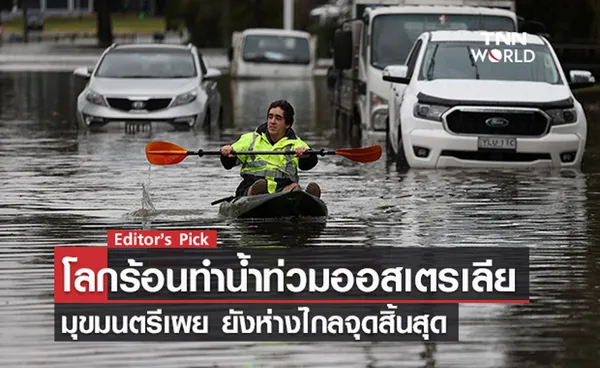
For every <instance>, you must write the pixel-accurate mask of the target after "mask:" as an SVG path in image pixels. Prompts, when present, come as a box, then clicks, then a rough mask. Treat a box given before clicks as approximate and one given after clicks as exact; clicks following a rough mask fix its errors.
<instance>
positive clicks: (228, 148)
mask: <svg viewBox="0 0 600 368" xmlns="http://www.w3.org/2000/svg"><path fill="white" fill-rule="evenodd" d="M232 152H233V146H231V145H229V144H228V145H225V146H223V147H221V154H222V155H223V156H226V157H235V154H234V153H232Z"/></svg>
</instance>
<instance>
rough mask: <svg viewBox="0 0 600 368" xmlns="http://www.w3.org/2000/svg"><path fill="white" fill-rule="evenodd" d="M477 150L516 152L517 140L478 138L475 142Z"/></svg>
mask: <svg viewBox="0 0 600 368" xmlns="http://www.w3.org/2000/svg"><path fill="white" fill-rule="evenodd" d="M477 148H479V149H497V150H509V151H516V150H517V138H506V137H479V139H478V140H477Z"/></svg>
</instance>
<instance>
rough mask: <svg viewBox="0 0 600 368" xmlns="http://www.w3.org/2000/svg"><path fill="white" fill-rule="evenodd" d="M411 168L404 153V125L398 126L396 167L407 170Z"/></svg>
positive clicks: (399, 169)
mask: <svg viewBox="0 0 600 368" xmlns="http://www.w3.org/2000/svg"><path fill="white" fill-rule="evenodd" d="M409 168H410V166H409V165H408V161H407V160H406V154H405V153H404V142H403V141H402V127H400V126H398V153H397V154H396V169H397V170H398V171H406V170H408V169H409Z"/></svg>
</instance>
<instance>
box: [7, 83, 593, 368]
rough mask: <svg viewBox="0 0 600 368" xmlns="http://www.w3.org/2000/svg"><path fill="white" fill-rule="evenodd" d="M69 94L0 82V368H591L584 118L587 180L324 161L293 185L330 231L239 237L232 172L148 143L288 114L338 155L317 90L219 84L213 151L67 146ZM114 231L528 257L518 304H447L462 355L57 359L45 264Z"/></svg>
mask: <svg viewBox="0 0 600 368" xmlns="http://www.w3.org/2000/svg"><path fill="white" fill-rule="evenodd" d="M82 87H83V82H82V81H80V80H76V79H75V78H74V77H73V76H72V74H71V73H56V72H47V73H46V72H38V73H27V72H19V73H0V188H1V189H0V193H1V196H0V366H2V367H17V366H28V367H33V366H43V367H67V368H69V367H79V366H81V361H82V359H86V365H87V366H93V367H117V366H118V367H125V366H135V367H157V368H158V367H161V368H162V367H334V366H335V367H430V368H432V367H477V368H484V367H490V368H492V367H494V368H496V367H498V368H499V367H536V368H537V367H540V368H541V367H570V368H583V367H597V366H598V362H599V361H600V334H599V333H598V331H600V248H599V247H598V244H600V242H599V237H600V226H599V224H600V217H599V215H600V211H599V210H598V208H599V205H600V176H599V173H600V157H599V153H600V149H599V148H598V143H599V142H598V136H599V133H600V131H599V129H598V128H597V127H596V126H594V124H595V120H597V119H598V115H596V116H595V117H594V116H591V118H590V120H591V126H590V128H589V141H588V152H587V154H586V159H585V162H586V168H585V170H584V172H583V173H576V174H573V173H558V172H521V173H517V172H508V171H507V172H500V171H496V172H483V171H481V172H478V171H462V170H448V171H414V170H411V171H409V172H408V173H398V172H396V169H395V166H394V165H392V164H387V163H386V160H385V157H383V158H382V159H381V160H380V161H378V162H376V163H372V164H366V165H365V164H356V163H353V162H351V161H349V160H346V159H344V158H342V157H337V156H328V157H324V158H320V162H319V164H318V165H317V167H316V168H315V169H313V170H311V171H308V172H305V173H301V182H303V183H308V182H309V181H316V182H318V183H319V184H320V185H321V189H322V192H323V195H322V198H323V199H324V200H325V201H326V202H327V203H328V205H329V211H330V218H329V220H328V221H327V223H326V224H318V223H317V224H315V223H312V224H311V223H308V224H300V225H298V224H286V223H283V224H282V223H266V224H265V223H260V224H257V223H235V222H229V221H223V220H222V219H220V218H219V217H218V216H217V212H218V209H217V208H216V206H211V205H210V202H212V201H213V200H215V199H218V198H221V197H226V196H229V195H231V194H233V192H234V191H235V188H236V187H237V185H238V183H239V180H240V177H239V171H238V170H239V168H238V170H236V169H233V170H230V171H227V170H225V169H223V168H222V167H221V166H220V163H219V161H218V159H216V158H215V157H210V156H209V157H202V158H198V157H188V158H187V159H186V160H185V161H183V162H182V163H180V164H178V165H174V166H165V167H150V166H149V164H148V163H147V161H146V158H145V155H144V147H145V144H146V143H147V142H148V141H150V140H165V141H169V142H173V143H176V144H179V145H181V146H184V147H186V148H187V149H190V150H197V149H199V148H202V149H218V147H220V146H221V145H222V144H225V143H230V142H232V141H234V140H236V139H237V138H238V137H239V135H240V134H241V133H244V132H246V131H249V130H251V129H254V128H255V127H256V126H257V125H258V124H259V123H261V122H262V121H263V120H264V115H265V110H266V108H267V106H268V104H269V102H271V101H272V100H275V99H279V98H286V99H288V100H290V101H291V102H292V104H293V105H294V106H295V108H296V116H297V120H296V123H295V126H294V127H295V129H296V131H297V133H298V134H299V135H300V136H301V137H302V138H303V139H304V140H305V141H307V142H308V143H309V144H311V145H312V146H313V147H315V148H322V147H323V148H340V147H343V146H342V144H343V143H340V142H339V141H338V140H336V139H335V134H334V129H333V126H332V123H331V121H330V116H331V111H330V104H329V102H328V100H327V95H326V89H325V80H323V79H317V80H315V81H314V82H285V83H281V82H275V83H272V82H264V81H253V82H241V83H238V84H231V83H230V82H229V81H228V80H227V79H226V78H224V79H223V80H222V81H221V82H220V89H221V92H222V93H223V96H224V100H225V104H226V105H225V110H226V116H225V122H224V127H223V129H222V130H219V131H216V130H215V131H212V132H211V133H210V134H207V133H205V132H167V131H164V132H161V131H154V132H139V133H136V134H126V133H124V132H119V131H111V132H102V133H90V132H85V131H80V130H78V129H77V128H76V126H75V123H74V121H75V120H74V110H75V100H76V97H77V94H78V93H79V92H80V90H81V88H82ZM596 114H597V113H596ZM382 143H383V142H382ZM119 228H135V229H142V228H143V229H154V228H157V229H182V228H185V229H216V230H217V231H218V239H219V245H220V246H266V245H309V246H323V245H363V246H368V247H371V246H384V245H393V246H414V247H439V246H468V245H484V246H490V247H494V246H503V245H511V246H522V247H530V249H531V261H532V266H531V286H530V289H531V295H532V297H531V300H532V302H531V304H529V305H461V307H460V319H461V323H460V342H458V343H444V344H441V343H440V344H423V343H367V342H356V343H347V344H346V343H343V344H342V343H339V344H334V343H313V344H309V343H302V344H300V343H298V344H276V343H235V342H229V343H204V342H202V343H200V342H198V343H169V344H164V343H163V344H159V343H102V344H88V343H54V342H53V315H52V313H53V305H52V301H53V291H52V287H53V281H52V277H53V270H52V261H53V247H54V246H59V245H105V244H106V231H107V230H108V229H119ZM341 256H343V255H341ZM92 359H93V360H92ZM91 360H92V361H93V363H91V362H90V361H91Z"/></svg>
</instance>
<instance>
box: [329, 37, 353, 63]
mask: <svg viewBox="0 0 600 368" xmlns="http://www.w3.org/2000/svg"><path fill="white" fill-rule="evenodd" d="M352 59H353V55H352V31H343V30H341V29H339V28H338V29H336V30H335V35H334V37H333V65H334V66H335V68H336V69H341V70H348V69H350V68H352Z"/></svg>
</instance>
